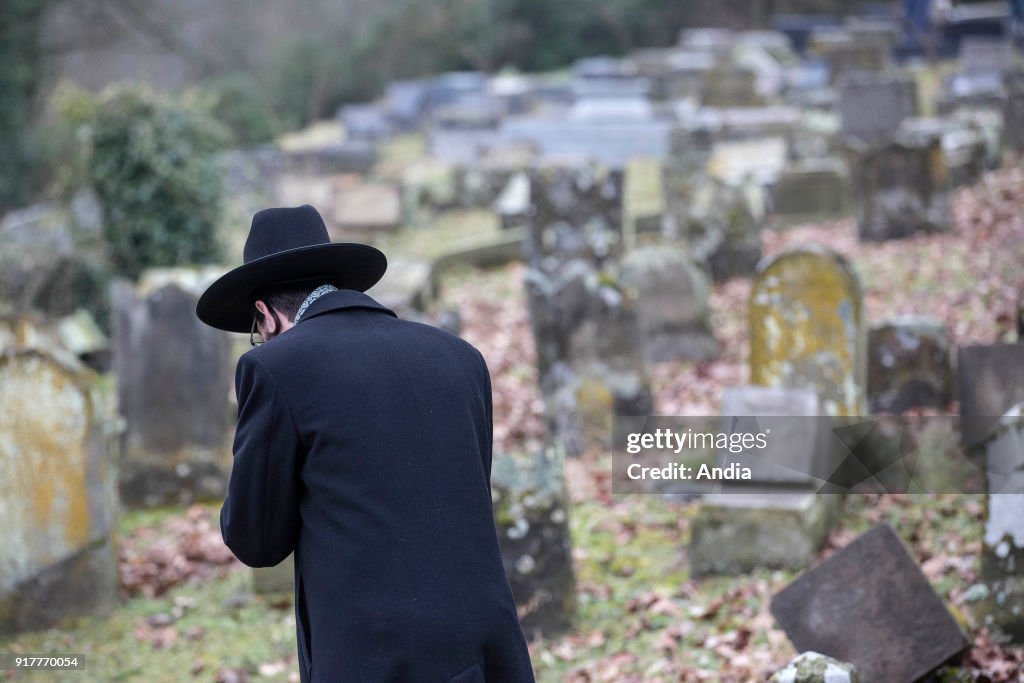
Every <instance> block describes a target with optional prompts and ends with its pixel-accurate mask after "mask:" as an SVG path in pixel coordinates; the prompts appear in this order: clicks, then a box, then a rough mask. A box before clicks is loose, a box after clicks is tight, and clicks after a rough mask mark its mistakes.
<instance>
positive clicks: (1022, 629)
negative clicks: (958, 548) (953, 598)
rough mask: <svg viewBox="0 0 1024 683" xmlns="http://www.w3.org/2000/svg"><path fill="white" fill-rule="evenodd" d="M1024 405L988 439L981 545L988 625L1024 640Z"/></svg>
mask: <svg viewBox="0 0 1024 683" xmlns="http://www.w3.org/2000/svg"><path fill="white" fill-rule="evenodd" d="M1022 407H1024V404H1020V405H1017V406H1015V407H1014V408H1013V409H1011V410H1010V411H1008V412H1007V413H1006V415H1004V416H1003V418H1002V419H1001V420H1000V422H999V424H998V425H997V427H996V429H995V433H994V434H993V436H992V437H991V438H990V439H989V440H988V441H987V443H986V471H987V477H988V496H987V505H986V506H985V536H984V538H983V539H982V549H981V575H980V577H979V578H980V581H981V585H982V586H984V592H985V598H984V600H983V601H982V604H981V605H980V608H981V609H980V611H981V613H982V618H983V620H984V624H985V625H986V626H988V627H990V628H995V629H997V630H998V631H1000V632H1001V633H1002V634H1005V635H1007V636H1009V637H1010V638H1011V639H1012V642H1015V643H1024V574H1022V573H1021V567H1022V566H1024V417H1022Z"/></svg>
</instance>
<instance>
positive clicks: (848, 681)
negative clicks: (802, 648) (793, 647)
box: [768, 652, 860, 683]
mask: <svg viewBox="0 0 1024 683" xmlns="http://www.w3.org/2000/svg"><path fill="white" fill-rule="evenodd" d="M859 680H860V679H859V678H858V677H857V670H856V669H855V668H854V666H853V664H847V663H846V662H840V661H839V660H838V659H833V658H832V657H826V656H825V655H823V654H821V653H820V652H801V653H800V654H798V655H797V656H796V657H794V658H793V659H792V661H790V662H789V664H787V665H786V666H784V667H783V668H781V669H779V670H778V671H776V672H775V673H774V674H772V677H771V678H770V679H768V683H858V681H859Z"/></svg>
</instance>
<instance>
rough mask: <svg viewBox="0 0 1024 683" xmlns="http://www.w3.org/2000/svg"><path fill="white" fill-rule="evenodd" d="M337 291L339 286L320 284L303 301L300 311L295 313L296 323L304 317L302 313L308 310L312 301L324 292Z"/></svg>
mask: <svg viewBox="0 0 1024 683" xmlns="http://www.w3.org/2000/svg"><path fill="white" fill-rule="evenodd" d="M336 291H338V288H337V287H335V286H334V285H320V286H319V287H317V288H316V289H314V290H313V291H312V292H310V293H309V296H307V297H306V300H305V301H303V302H302V305H301V306H299V310H298V312H296V313H295V324H296V325H298V324H299V320H301V319H302V314H303V313H305V312H306V309H307V308H309V305H310V304H311V303H313V302H314V301H316V300H317V299H319V298H320V297H322V296H323V295H324V294H327V293H328V292H336Z"/></svg>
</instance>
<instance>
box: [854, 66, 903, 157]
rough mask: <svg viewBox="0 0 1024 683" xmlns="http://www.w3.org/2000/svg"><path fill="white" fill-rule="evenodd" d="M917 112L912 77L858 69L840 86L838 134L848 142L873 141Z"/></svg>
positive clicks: (861, 142)
mask: <svg viewBox="0 0 1024 683" xmlns="http://www.w3.org/2000/svg"><path fill="white" fill-rule="evenodd" d="M916 113H917V88H916V84H915V82H914V80H913V79H911V78H910V77H908V76H905V75H902V74H896V73H891V72H888V73H878V74H872V73H857V74H855V75H850V76H848V77H846V78H844V79H843V81H842V83H841V84H840V86H839V119H840V122H841V134H842V137H843V139H844V140H846V141H847V143H848V144H850V143H852V144H857V143H859V144H868V145H870V144H873V143H876V142H878V141H880V140H883V139H885V138H886V137H888V136H889V135H891V134H892V132H893V131H894V130H896V128H897V127H898V126H899V125H900V122H902V121H903V119H905V118H908V117H910V116H914V114H916Z"/></svg>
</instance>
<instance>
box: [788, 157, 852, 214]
mask: <svg viewBox="0 0 1024 683" xmlns="http://www.w3.org/2000/svg"><path fill="white" fill-rule="evenodd" d="M848 182H849V179H848V177H847V173H846V165H845V164H844V163H843V161H842V160H841V159H837V158H834V157H826V158H819V159H805V160H802V161H798V162H796V163H794V164H792V165H790V166H788V167H787V168H786V169H785V170H783V171H782V173H781V174H780V175H779V180H778V182H777V183H776V184H775V189H774V192H773V194H772V200H773V201H772V208H773V213H774V214H775V215H776V217H777V218H778V220H779V221H780V222H781V223H782V224H784V225H792V224H796V223H811V222H815V221H820V220H824V219H829V218H836V217H838V216H841V215H843V214H844V213H846V211H847V210H848V208H849V202H848V201H847V190H846V188H847V184H848Z"/></svg>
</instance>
